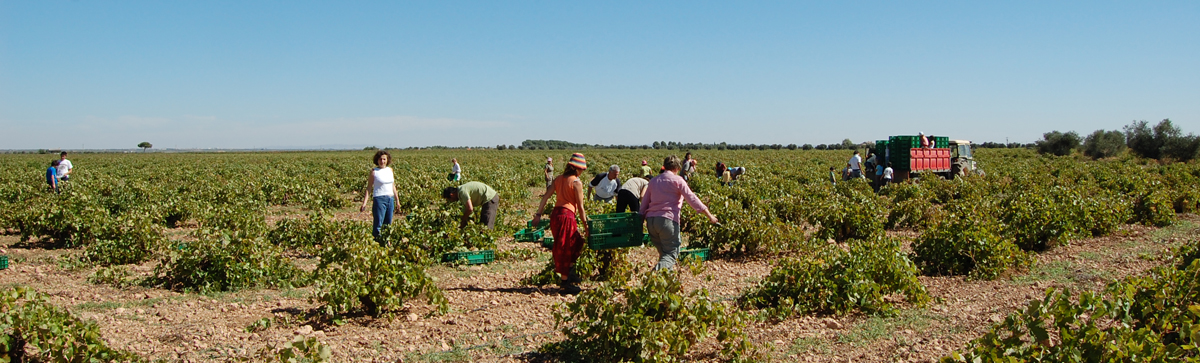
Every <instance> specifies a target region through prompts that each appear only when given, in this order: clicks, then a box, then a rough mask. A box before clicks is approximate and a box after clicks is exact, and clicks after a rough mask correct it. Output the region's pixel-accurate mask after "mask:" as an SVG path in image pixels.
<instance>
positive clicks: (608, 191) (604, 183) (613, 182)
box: [591, 173, 621, 198]
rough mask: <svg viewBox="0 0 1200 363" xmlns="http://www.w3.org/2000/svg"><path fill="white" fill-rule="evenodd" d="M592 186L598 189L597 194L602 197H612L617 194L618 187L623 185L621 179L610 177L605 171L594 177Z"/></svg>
mask: <svg viewBox="0 0 1200 363" xmlns="http://www.w3.org/2000/svg"><path fill="white" fill-rule="evenodd" d="M592 181H593V184H591V186H592V188H595V189H596V196H597V197H600V198H612V197H613V196H614V195H616V194H617V189H618V188H620V187H621V184H619V183H620V182H621V181H620V180H619V179H609V178H608V173H603V174H600V175H597V176H596V179H593V180H592Z"/></svg>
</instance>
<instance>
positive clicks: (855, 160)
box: [850, 155, 862, 170]
mask: <svg viewBox="0 0 1200 363" xmlns="http://www.w3.org/2000/svg"><path fill="white" fill-rule="evenodd" d="M861 164H862V158H861V157H859V156H858V155H854V156H853V157H851V158H850V170H859V169H862V165H861Z"/></svg>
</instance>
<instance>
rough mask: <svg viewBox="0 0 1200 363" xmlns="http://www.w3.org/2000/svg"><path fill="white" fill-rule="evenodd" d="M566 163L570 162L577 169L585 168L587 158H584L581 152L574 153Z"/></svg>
mask: <svg viewBox="0 0 1200 363" xmlns="http://www.w3.org/2000/svg"><path fill="white" fill-rule="evenodd" d="M567 164H570V165H571V166H574V167H575V168H576V169H579V170H587V159H585V158H584V157H583V154H581V153H575V154H574V155H571V161H568V162H567Z"/></svg>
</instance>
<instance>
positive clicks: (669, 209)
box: [638, 155, 719, 270]
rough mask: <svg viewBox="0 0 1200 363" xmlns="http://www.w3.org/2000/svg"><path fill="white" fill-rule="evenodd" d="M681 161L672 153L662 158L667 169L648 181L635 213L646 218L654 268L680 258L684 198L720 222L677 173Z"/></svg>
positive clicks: (661, 266)
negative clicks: (655, 254) (655, 252)
mask: <svg viewBox="0 0 1200 363" xmlns="http://www.w3.org/2000/svg"><path fill="white" fill-rule="evenodd" d="M682 164H683V163H682V162H681V161H679V157H678V156H675V155H671V156H670V157H667V158H666V160H663V168H664V169H666V171H664V172H663V173H662V174H659V175H658V176H657V177H654V179H651V180H650V183H649V185H648V186H647V187H646V193H645V194H643V195H642V203H641V206H640V207H639V208H638V213H640V214H641V215H642V219H644V220H645V223H646V231H647V232H650V241H651V242H654V246H655V247H657V248H658V264H656V265H654V269H655V270H660V269H670V268H673V267H674V266H675V261H676V260H678V259H679V246H680V244H681V240H680V238H679V217H680V215H681V213H680V212H681V208H682V207H683V202H684V201H687V203H688V205H691V206H692V209H695V210H696V211H697V212H700V213H703V214H704V216H705V217H708V221H709V222H711V223H714V224H716V223H719V221H717V217H716V216H713V214H712V212H710V211H709V210H708V206H705V205H704V202H701V201H700V198H698V197H696V194H695V193H692V189H691V188H689V187H688V184H687V181H686V180H683V178H682V177H680V176H679V175H678V174H677V173H679V170H680V169H682V167H683V165H682Z"/></svg>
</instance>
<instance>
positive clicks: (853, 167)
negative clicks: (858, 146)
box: [847, 150, 862, 178]
mask: <svg viewBox="0 0 1200 363" xmlns="http://www.w3.org/2000/svg"><path fill="white" fill-rule="evenodd" d="M847 164H849V167H850V177H851V178H861V177H862V157H861V156H858V150H854V156H851V157H850V161H849V162H847Z"/></svg>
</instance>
